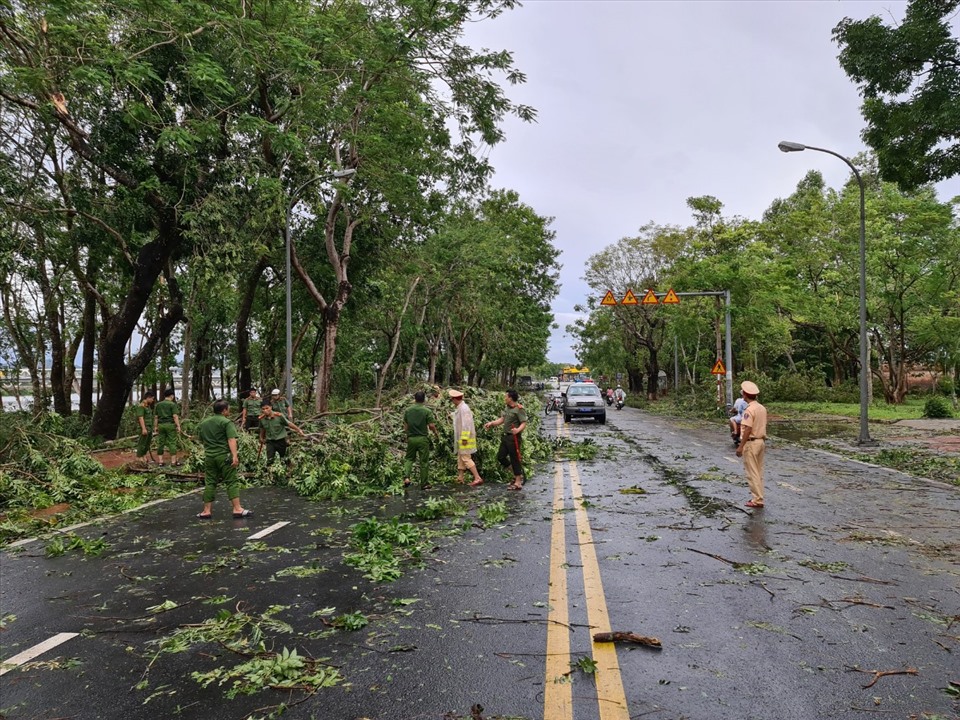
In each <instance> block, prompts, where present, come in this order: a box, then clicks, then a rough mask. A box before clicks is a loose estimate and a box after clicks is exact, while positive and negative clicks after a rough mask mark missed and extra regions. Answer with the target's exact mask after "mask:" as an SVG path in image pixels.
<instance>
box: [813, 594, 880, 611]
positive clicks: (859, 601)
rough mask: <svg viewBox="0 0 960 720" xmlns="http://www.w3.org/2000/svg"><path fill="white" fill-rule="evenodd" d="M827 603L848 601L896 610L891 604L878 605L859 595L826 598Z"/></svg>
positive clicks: (852, 603)
mask: <svg viewBox="0 0 960 720" xmlns="http://www.w3.org/2000/svg"><path fill="white" fill-rule="evenodd" d="M827 602H829V603H835V602H837V603H842V602H843V603H850V604H851V605H865V606H867V607H873V608H881V609H882V610H896V608H895V607H893V606H892V605H880V604H878V603H873V602H870V601H868V600H864V599H863V598H859V597H845V598H843V599H842V600H827Z"/></svg>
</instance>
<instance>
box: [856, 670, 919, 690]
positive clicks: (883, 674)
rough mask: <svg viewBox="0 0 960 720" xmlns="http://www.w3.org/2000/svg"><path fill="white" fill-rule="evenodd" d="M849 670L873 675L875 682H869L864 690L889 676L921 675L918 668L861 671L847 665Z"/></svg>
mask: <svg viewBox="0 0 960 720" xmlns="http://www.w3.org/2000/svg"><path fill="white" fill-rule="evenodd" d="M847 669H848V670H852V671H854V672H861V673H867V675H873V680H871V681H870V682H868V683H867V684H866V685H864V686H863V689H864V690H866V689H867V688H871V687H873V686H874V684H875V683H876V682H877V680H879V679H880V678H882V677H886V676H887V675H919V674H920V671H919V670H917V669H916V668H907V669H905V670H861V669H860V668H858V667H854V666H853V665H847Z"/></svg>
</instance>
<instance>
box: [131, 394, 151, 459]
mask: <svg viewBox="0 0 960 720" xmlns="http://www.w3.org/2000/svg"><path fill="white" fill-rule="evenodd" d="M156 402H157V394H156V393H155V392H154V391H153V390H147V392H145V393H144V394H143V399H142V400H141V401H140V403H139V404H138V405H137V407H136V410H134V412H135V413H136V418H137V429H138V430H139V431H140V437H139V438H138V439H137V459H138V460H142V461H143V462H147V460H146V457H147V454H148V453H149V452H150V440H151V439H152V438H153V433H154V430H156V427H157V417H156V414H155V410H154V407H153V406H154V405H155V404H156Z"/></svg>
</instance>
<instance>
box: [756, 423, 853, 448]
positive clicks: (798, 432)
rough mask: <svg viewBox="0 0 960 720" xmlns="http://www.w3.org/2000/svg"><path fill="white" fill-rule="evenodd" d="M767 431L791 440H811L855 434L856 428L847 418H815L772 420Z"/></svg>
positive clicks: (800, 441)
mask: <svg viewBox="0 0 960 720" xmlns="http://www.w3.org/2000/svg"><path fill="white" fill-rule="evenodd" d="M769 431H770V434H771V435H774V436H776V437H778V438H783V439H784V440H789V441H791V442H796V443H802V442H813V441H816V440H823V439H825V438H837V437H844V436H846V435H855V434H856V432H857V428H856V427H855V426H854V425H853V424H852V423H851V422H849V421H847V420H815V421H807V422H797V421H790V420H787V421H775V422H774V421H772V422H771V423H770V427H769Z"/></svg>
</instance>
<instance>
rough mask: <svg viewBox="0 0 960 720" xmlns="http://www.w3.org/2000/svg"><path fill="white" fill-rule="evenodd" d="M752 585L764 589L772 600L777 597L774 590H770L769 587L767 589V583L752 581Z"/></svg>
mask: <svg viewBox="0 0 960 720" xmlns="http://www.w3.org/2000/svg"><path fill="white" fill-rule="evenodd" d="M750 584H751V585H757V586H759V587H762V588H763V589H764V590H766V591H767V593H768V594H769V595H770V597H771V598H775V597H776V595H774V593H773V590H771V589H770V588H768V587H767V584H766V583H765V582H763V580H751V581H750Z"/></svg>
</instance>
